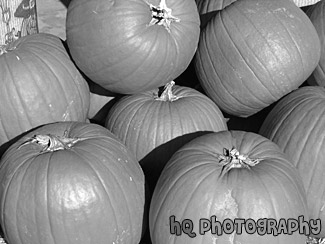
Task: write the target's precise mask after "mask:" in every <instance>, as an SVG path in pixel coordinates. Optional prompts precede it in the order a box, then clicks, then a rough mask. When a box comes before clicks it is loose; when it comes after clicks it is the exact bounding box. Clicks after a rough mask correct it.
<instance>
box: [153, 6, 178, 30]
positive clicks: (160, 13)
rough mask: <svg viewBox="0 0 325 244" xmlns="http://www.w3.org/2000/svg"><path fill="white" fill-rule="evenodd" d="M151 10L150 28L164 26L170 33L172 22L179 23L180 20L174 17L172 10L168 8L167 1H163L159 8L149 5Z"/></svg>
mask: <svg viewBox="0 0 325 244" xmlns="http://www.w3.org/2000/svg"><path fill="white" fill-rule="evenodd" d="M148 5H149V7H150V10H151V17H152V19H151V21H150V23H149V26H152V25H163V26H164V27H165V28H166V30H167V31H168V32H170V25H171V23H172V22H179V21H180V19H179V18H177V17H175V16H173V15H172V10H171V9H170V8H168V7H167V5H166V0H161V1H160V3H159V6H154V5H152V4H151V3H148Z"/></svg>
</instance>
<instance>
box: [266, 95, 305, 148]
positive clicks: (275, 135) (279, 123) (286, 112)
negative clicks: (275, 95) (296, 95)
mask: <svg viewBox="0 0 325 244" xmlns="http://www.w3.org/2000/svg"><path fill="white" fill-rule="evenodd" d="M306 100H308V98H305V99H303V100H299V101H297V102H296V99H294V100H290V101H289V103H288V104H290V103H292V102H296V103H297V106H295V107H294V108H291V109H290V111H286V110H284V112H285V116H284V117H283V118H282V119H281V121H276V126H275V128H276V130H274V132H275V133H274V132H273V133H274V134H273V135H272V138H274V137H277V134H278V133H279V130H278V128H280V127H281V125H282V123H283V122H284V121H285V120H287V118H288V116H290V114H291V113H293V111H294V110H296V109H297V108H296V107H298V106H300V104H302V103H304V102H305V101H306ZM281 101H282V100H281ZM281 112H282V111H281ZM270 114H271V113H270ZM272 115H273V113H272ZM270 116H271V115H270ZM300 119H302V118H300ZM296 126H298V124H296ZM263 127H264V126H263ZM266 131H269V129H267V130H265V132H266ZM265 132H264V131H261V134H262V135H263V134H264V133H265ZM289 139H290V138H287V142H288V141H289ZM285 144H287V143H285Z"/></svg>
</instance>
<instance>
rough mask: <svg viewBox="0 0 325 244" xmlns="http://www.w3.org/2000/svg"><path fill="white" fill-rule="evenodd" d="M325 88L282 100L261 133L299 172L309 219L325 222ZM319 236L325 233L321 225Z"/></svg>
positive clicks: (306, 89)
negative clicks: (287, 157)
mask: <svg viewBox="0 0 325 244" xmlns="http://www.w3.org/2000/svg"><path fill="white" fill-rule="evenodd" d="M324 115H325V88H322V87H317V86H315V87H309V86H307V87H302V88H299V89H298V90H296V91H294V92H292V93H291V94H289V95H288V96H286V97H285V98H283V99H282V100H280V101H279V102H278V103H277V104H276V106H275V107H274V108H273V109H272V111H271V112H270V113H269V114H268V116H267V117H266V119H265V121H264V123H263V124H262V127H261V130H260V134H261V135H263V136H266V137H267V138H269V139H271V140H272V141H273V142H275V143H276V144H278V145H279V146H280V148H281V149H282V150H283V151H284V152H285V153H286V154H287V155H288V156H289V157H290V158H291V160H292V162H293V163H294V165H295V166H296V167H297V168H298V170H299V171H300V174H301V175H302V179H303V182H304V185H305V188H306V192H307V199H308V207H309V215H310V218H313V219H316V218H320V219H321V220H322V221H323V222H324V221H325V211H324V202H325V194H324V193H325V182H324V176H325V163H324V161H325V140H324V139H325V116H324ZM318 236H319V237H324V236H325V228H324V227H322V231H321V233H320V234H319V235H318Z"/></svg>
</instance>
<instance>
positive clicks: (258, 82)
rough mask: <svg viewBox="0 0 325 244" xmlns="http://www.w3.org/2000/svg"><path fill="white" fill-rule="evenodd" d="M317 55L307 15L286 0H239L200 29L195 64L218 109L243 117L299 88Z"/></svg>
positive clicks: (318, 42) (316, 47)
mask: <svg viewBox="0 0 325 244" xmlns="http://www.w3.org/2000/svg"><path fill="white" fill-rule="evenodd" d="M319 59H320V41H319V38H318V34H317V32H316V30H315V27H314V26H313V24H312V23H311V21H310V19H309V18H308V16H307V15H306V14H305V13H304V12H303V11H302V10H301V9H300V8H299V7H297V6H296V5H295V3H294V2H293V1H291V0H238V1H235V2H233V3H232V4H230V5H229V6H227V7H226V8H224V9H222V10H220V11H217V12H216V14H215V15H214V16H213V18H212V19H211V20H210V21H209V22H208V23H207V26H206V27H205V28H204V29H203V30H202V32H201V36H200V42H199V46H198V50H197V53H196V56H195V68H196V73H197V75H198V78H199V80H200V83H201V85H202V87H203V89H204V91H205V92H206V94H207V95H208V96H209V97H210V98H211V99H212V100H213V101H215V102H216V103H217V104H218V106H219V107H220V109H222V110H223V111H225V112H227V113H229V114H231V115H235V116H240V117H248V116H250V115H253V114H255V113H257V112H258V111H260V110H262V109H263V108H266V107H267V106H269V105H270V104H272V103H274V102H275V101H277V100H278V99H280V98H281V97H283V96H284V95H286V94H287V93H289V92H290V91H292V90H294V89H296V88H297V87H299V86H300V85H301V84H302V83H303V82H304V81H305V80H306V79H307V78H308V77H309V76H310V74H311V73H312V72H313V70H314V69H315V67H316V66H317V64H318V61H319Z"/></svg>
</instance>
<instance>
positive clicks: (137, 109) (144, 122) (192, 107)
mask: <svg viewBox="0 0 325 244" xmlns="http://www.w3.org/2000/svg"><path fill="white" fill-rule="evenodd" d="M106 128H108V129H109V130H110V131H111V132H113V133H114V134H115V135H116V136H117V137H118V138H119V139H120V140H121V141H122V142H123V143H124V144H125V145H126V146H127V147H128V148H129V149H130V151H131V152H132V153H133V154H134V155H135V156H136V158H137V159H138V160H139V162H140V164H141V166H142V168H143V170H144V172H145V174H146V177H147V180H148V184H149V186H150V189H151V191H152V190H153V188H154V185H155V182H156V180H157V179H158V177H159V175H160V172H161V170H162V169H163V167H164V165H165V164H166V162H167V161H168V160H169V158H170V157H171V155H172V154H173V153H174V152H175V151H176V150H177V149H178V148H179V147H181V146H182V145H184V144H185V143H186V142H188V141H190V140H192V139H193V138H195V137H197V136H199V135H202V134H204V133H208V132H211V131H220V130H226V129H227V125H226V121H225V118H224V117H223V114H222V113H221V111H220V109H219V108H218V107H217V106H216V105H215V104H214V103H213V102H212V101H211V100H210V99H209V98H208V97H207V96H205V95H204V94H202V93H200V92H198V91H196V90H194V89H192V88H189V87H185V86H178V85H175V83H174V82H170V83H168V84H167V85H166V86H165V87H164V89H163V90H162V91H161V90H160V89H154V90H151V91H146V92H142V93H139V94H134V95H129V96H125V97H123V98H121V99H120V100H119V101H117V102H116V103H115V104H114V105H113V107H112V109H111V110H110V111H109V113H108V115H107V120H106Z"/></svg>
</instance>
